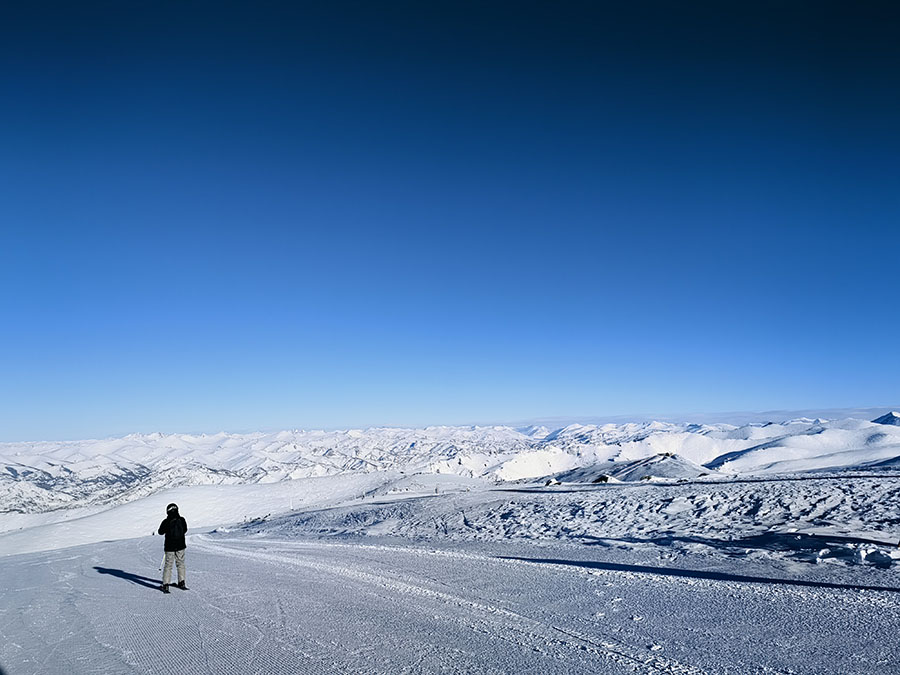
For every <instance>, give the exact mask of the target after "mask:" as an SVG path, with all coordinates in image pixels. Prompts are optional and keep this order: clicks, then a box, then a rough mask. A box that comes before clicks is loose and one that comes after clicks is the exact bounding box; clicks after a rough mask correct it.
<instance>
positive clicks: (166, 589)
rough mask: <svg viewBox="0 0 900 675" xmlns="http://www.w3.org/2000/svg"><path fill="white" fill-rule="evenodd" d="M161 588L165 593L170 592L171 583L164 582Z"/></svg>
mask: <svg viewBox="0 0 900 675" xmlns="http://www.w3.org/2000/svg"><path fill="white" fill-rule="evenodd" d="M160 590H162V592H163V593H168V592H169V584H163V585H162V588H161V589H160Z"/></svg>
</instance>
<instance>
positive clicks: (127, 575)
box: [0, 567, 162, 675]
mask: <svg viewBox="0 0 900 675" xmlns="http://www.w3.org/2000/svg"><path fill="white" fill-rule="evenodd" d="M94 569H95V570H97V572H99V573H100V574H108V575H110V576H111V577H118V578H119V579H125V580H126V581H130V582H131V583H133V584H138V585H139V586H144V587H146V588H152V589H153V590H154V591H158V590H159V587H160V584H162V581H161V580H160V579H151V578H150V577H142V576H140V575H139V574H132V573H131V572H125V571H123V570H117V569H111V568H109V567H94ZM148 582H149V583H148ZM0 675H3V673H2V672H0Z"/></svg>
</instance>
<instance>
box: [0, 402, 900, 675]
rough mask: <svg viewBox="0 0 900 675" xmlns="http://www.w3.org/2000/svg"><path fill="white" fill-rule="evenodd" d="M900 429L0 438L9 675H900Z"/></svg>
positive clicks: (629, 428) (0, 554) (845, 423)
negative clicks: (167, 533)
mask: <svg viewBox="0 0 900 675" xmlns="http://www.w3.org/2000/svg"><path fill="white" fill-rule="evenodd" d="M898 422H900V415H898V414H897V413H892V412H888V413H886V414H880V415H878V416H873V419H872V421H868V420H863V419H852V418H851V419H839V420H837V419H835V420H825V419H807V418H800V419H791V420H786V421H775V422H758V423H752V424H743V425H739V426H738V425H729V424H724V423H718V424H687V423H685V424H675V423H662V422H645V423H629V424H606V425H569V426H566V427H562V428H559V429H549V428H546V427H528V428H511V427H429V428H426V429H390V428H377V429H368V430H351V431H334V432H325V431H282V432H278V433H255V434H243V435H237V434H225V433H221V434H216V435H165V434H149V435H131V436H127V437H124V438H116V439H105V440H91V441H73V442H29V443H6V444H0V579H2V584H0V672H2V673H5V674H6V675H18V674H19V673H58V672H76V673H80V672H99V673H119V672H122V673H131V672H135V673H143V672H148V673H149V672H160V671H162V672H169V671H173V670H175V669H178V670H179V671H180V672H188V673H195V672H196V673H220V672H240V673H244V672H248V673H252V672H257V673H270V672H349V673H370V672H376V673H382V672H383V673H394V672H466V673H470V672H497V673H519V672H535V673H547V672H553V673H556V672H566V673H568V672H573V673H588V672H590V673H595V672H597V673H607V672H609V673H619V672H647V673H725V672H732V673H754V672H760V673H763V672H773V673H775V672H778V673H823V672H833V673H863V672H872V671H873V670H877V671H879V672H900V656H898V654H897V653H896V652H897V650H896V638H895V636H896V635H897V634H898V630H900V611H898V610H900V574H898V571H900V564H898V563H900V548H897V542H898V538H900V500H898V497H900V424H898ZM173 501H174V502H176V503H178V505H179V506H180V508H181V513H182V514H183V515H184V516H185V517H186V518H187V520H188V523H189V526H190V528H191V529H190V532H189V536H188V581H189V586H190V589H191V590H190V591H187V592H183V591H178V590H175V591H173V593H172V594H171V595H169V596H167V595H163V594H162V593H159V591H158V590H157V588H158V586H159V580H160V572H159V569H158V568H159V566H160V563H159V558H160V557H161V549H162V543H161V538H160V537H158V536H155V534H154V533H155V530H156V528H157V526H158V525H159V522H160V520H161V519H162V518H163V516H164V512H165V506H166V504H168V503H169V502H173ZM173 631H174V633H173ZM172 634H177V635H178V636H179V641H180V642H179V644H180V646H179V648H178V649H171V648H169V647H167V645H169V644H170V641H169V640H167V639H166V636H168V635H172Z"/></svg>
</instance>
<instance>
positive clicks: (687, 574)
mask: <svg viewBox="0 0 900 675" xmlns="http://www.w3.org/2000/svg"><path fill="white" fill-rule="evenodd" d="M497 557H498V558H499V559H501V560H519V561H523V562H530V563H536V564H545V565H569V566H572V567H586V568H589V569H598V570H607V571H610V572H638V573H641V574H657V575H660V576H669V577H684V578H688V579H708V580H711V581H739V582H744V583H754V584H775V585H782V586H806V587H809V588H832V589H837V590H841V591H887V592H890V593H900V588H892V587H890V586H855V585H851V584H835V583H829V582H827V581H804V580H801V579H776V578H774V577H751V576H746V575H743V574H728V573H727V572H710V571H706V570H685V569H677V568H671V567H649V566H647V565H625V564H620V563H608V562H594V561H590V560H562V559H557V558H522V557H519V556H506V555H502V556H497Z"/></svg>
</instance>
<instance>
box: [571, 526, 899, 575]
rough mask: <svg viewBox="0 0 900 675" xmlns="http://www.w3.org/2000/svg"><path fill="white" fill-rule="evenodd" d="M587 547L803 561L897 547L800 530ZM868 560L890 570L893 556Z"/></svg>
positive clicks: (597, 542) (594, 541)
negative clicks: (751, 552) (701, 549)
mask: <svg viewBox="0 0 900 675" xmlns="http://www.w3.org/2000/svg"><path fill="white" fill-rule="evenodd" d="M582 539H584V540H591V541H585V542H584V543H585V544H586V545H588V546H591V545H593V546H609V545H610V544H609V543H608V542H624V543H628V544H653V545H656V546H672V545H674V544H678V543H681V544H701V545H703V546H708V547H710V548H715V549H719V550H721V551H724V552H725V553H726V554H728V555H732V556H743V555H745V554H746V551H747V550H748V549H757V550H766V551H778V552H781V553H788V554H790V555H791V557H792V558H794V559H796V560H801V561H803V562H815V561H816V560H821V559H824V558H852V557H854V556H855V555H857V551H856V549H853V548H848V547H849V546H851V545H853V544H857V545H859V544H875V545H878V546H885V547H889V548H894V547H895V546H896V544H894V543H893V542H886V541H879V540H877V539H864V538H862V537H848V536H844V535H831V534H804V533H798V532H765V533H763V534H757V535H753V536H749V537H740V538H737V539H713V538H710V537H697V536H679V535H672V534H666V535H661V536H658V537H646V538H641V537H620V538H612V537H610V538H606V537H590V536H584V537H582ZM866 562H867V563H868V564H870V565H873V566H874V567H879V568H883V569H887V568H889V567H891V565H892V564H893V562H894V561H893V559H892V558H891V557H890V556H889V555H887V554H886V553H884V552H882V551H876V552H875V553H874V554H870V555H869V556H868V557H867V558H866Z"/></svg>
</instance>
